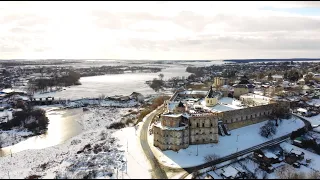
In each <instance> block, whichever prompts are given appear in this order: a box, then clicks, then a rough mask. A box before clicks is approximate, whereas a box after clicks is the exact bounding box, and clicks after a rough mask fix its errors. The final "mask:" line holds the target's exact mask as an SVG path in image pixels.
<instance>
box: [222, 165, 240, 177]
mask: <svg viewBox="0 0 320 180" xmlns="http://www.w3.org/2000/svg"><path fill="white" fill-rule="evenodd" d="M222 170H223V171H224V172H223V173H222V174H223V175H224V176H225V177H236V175H237V174H238V172H239V171H238V170H236V169H235V168H234V167H232V166H228V167H226V168H223V169H222Z"/></svg>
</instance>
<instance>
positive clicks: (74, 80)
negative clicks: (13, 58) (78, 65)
mask: <svg viewBox="0 0 320 180" xmlns="http://www.w3.org/2000/svg"><path fill="white" fill-rule="evenodd" d="M79 79H80V73H78V72H75V71H72V70H70V71H69V72H67V74H66V75H64V76H60V77H59V76H53V77H50V78H39V79H35V80H30V81H29V83H28V91H29V92H35V91H39V90H40V91H47V90H48V88H53V87H65V86H72V85H80V84H81V83H80V82H79Z"/></svg>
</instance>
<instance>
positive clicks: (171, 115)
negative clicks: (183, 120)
mask: <svg viewBox="0 0 320 180" xmlns="http://www.w3.org/2000/svg"><path fill="white" fill-rule="evenodd" d="M181 115H182V114H163V116H167V117H180V116H181Z"/></svg>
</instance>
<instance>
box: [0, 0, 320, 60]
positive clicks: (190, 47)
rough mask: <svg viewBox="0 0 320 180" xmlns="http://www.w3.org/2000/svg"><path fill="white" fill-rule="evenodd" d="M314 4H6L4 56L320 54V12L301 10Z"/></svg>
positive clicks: (1, 36)
mask: <svg viewBox="0 0 320 180" xmlns="http://www.w3.org/2000/svg"><path fill="white" fill-rule="evenodd" d="M70 7H72V9H70ZM266 7H271V9H270V8H269V9H268V8H266ZM308 7H312V8H319V11H320V3H319V2H311V1H303V2H302V1H301V2H284V1H283V2H275V1H266V2H263V1H259V2H245V1H243V2H171V1H170V2H169V1H168V2H78V3H77V4H75V2H48V3H41V2H39V3H36V2H0V23H1V28H0V51H1V52H3V53H2V54H1V56H0V58H34V57H37V58H38V57H40V56H43V57H40V58H67V57H68V58H121V59H223V58H258V57H263V58H268V57H272V58H274V56H277V57H279V58H291V57H301V56H305V57H319V56H320V52H319V51H318V50H319V48H320V45H319V44H320V35H319V33H318V32H319V30H320V17H319V16H310V15H305V14H304V13H299V12H300V11H299V10H300V8H308ZM290 8H295V11H285V10H283V9H290ZM301 12H302V11H301Z"/></svg>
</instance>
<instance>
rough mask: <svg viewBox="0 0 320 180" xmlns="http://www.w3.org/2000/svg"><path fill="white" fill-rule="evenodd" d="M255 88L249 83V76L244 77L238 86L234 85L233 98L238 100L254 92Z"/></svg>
mask: <svg viewBox="0 0 320 180" xmlns="http://www.w3.org/2000/svg"><path fill="white" fill-rule="evenodd" d="M254 87H255V86H254V85H253V84H251V83H250V82H249V81H248V78H247V76H243V77H242V78H241V81H240V82H239V83H238V84H234V85H233V88H234V92H233V96H234V97H237V98H238V97H240V96H241V95H242V94H247V93H249V92H253V89H254Z"/></svg>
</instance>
